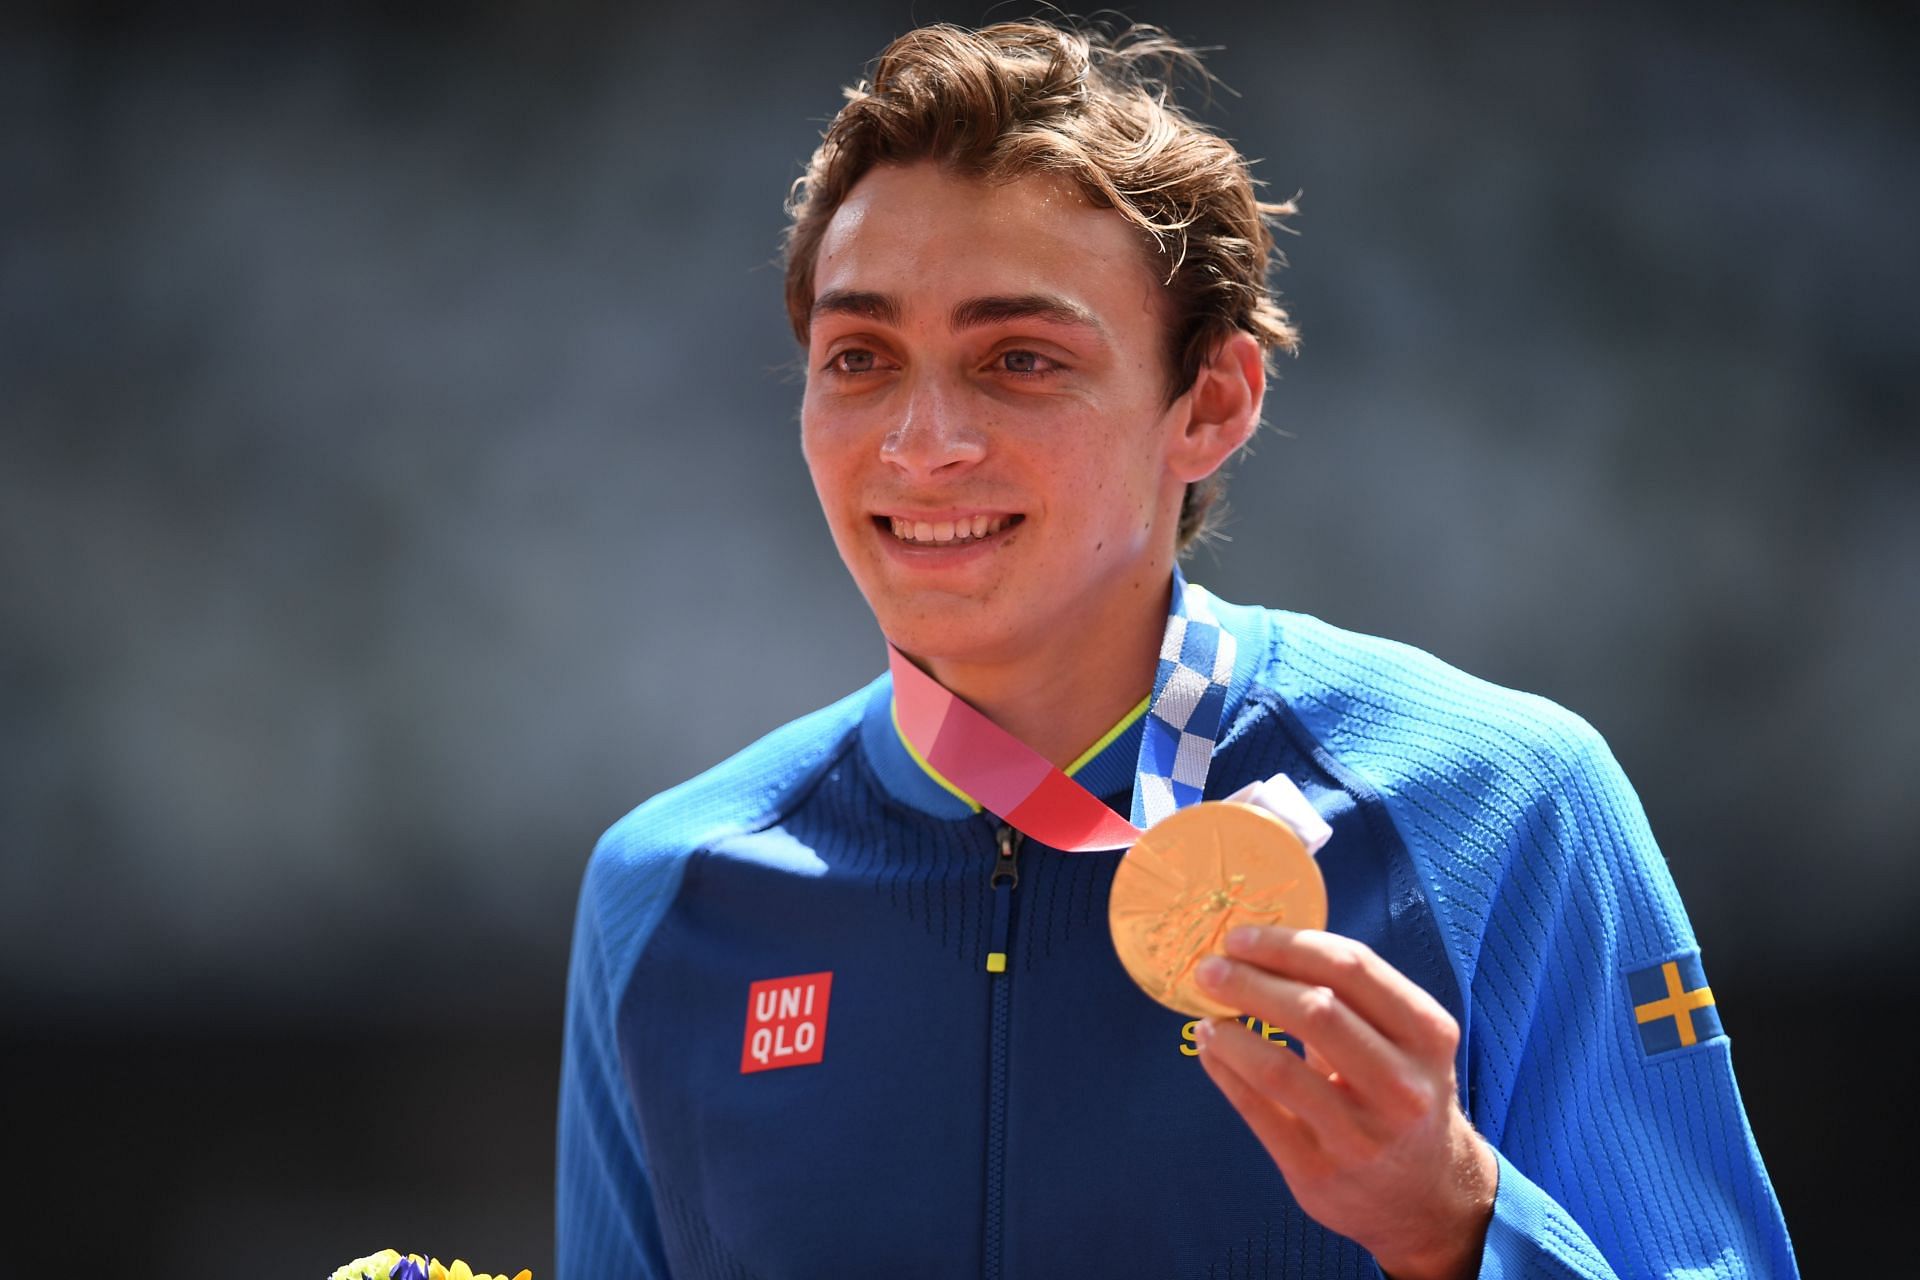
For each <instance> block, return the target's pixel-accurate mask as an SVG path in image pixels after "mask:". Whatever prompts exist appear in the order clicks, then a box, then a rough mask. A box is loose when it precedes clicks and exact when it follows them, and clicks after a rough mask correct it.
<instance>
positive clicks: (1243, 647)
mask: <svg viewBox="0 0 1920 1280" xmlns="http://www.w3.org/2000/svg"><path fill="white" fill-rule="evenodd" d="M1213 606H1214V614H1215V616H1216V617H1217V618H1218V619H1219V620H1220V625H1221V626H1223V627H1225V628H1226V629H1227V630H1228V631H1230V632H1232V633H1233V636H1234V638H1235V639H1236V640H1237V641H1238V642H1239V660H1238V661H1237V662H1236V663H1235V664H1234V671H1233V679H1232V681H1231V682H1230V683H1229V685H1228V687H1227V702H1226V710H1225V712H1224V713H1223V714H1222V715H1221V718H1220V734H1221V737H1223V738H1224V737H1225V736H1226V735H1227V731H1228V730H1229V729H1230V728H1231V726H1232V724H1233V722H1234V719H1235V717H1236V716H1237V715H1238V713H1239V710H1240V707H1241V706H1242V704H1244V703H1245V701H1246V697H1247V691H1248V689H1250V688H1251V687H1252V684H1253V673H1254V671H1255V670H1256V668H1257V667H1259V666H1260V665H1261V664H1263V663H1264V661H1265V659H1266V654H1267V645H1268V636H1267V621H1266V611H1265V610H1263V609H1258V608H1249V607H1247V606H1244V605H1234V604H1228V603H1227V602H1226V601H1224V600H1221V599H1220V598H1219V597H1218V596H1214V597H1213ZM1145 712H1146V700H1145V697H1144V696H1143V698H1142V700H1141V702H1140V703H1139V705H1137V706H1136V707H1135V708H1134V709H1133V711H1131V712H1130V713H1128V715H1127V716H1126V717H1125V718H1124V719H1122V720H1121V722H1120V723H1119V724H1117V725H1115V726H1114V727H1113V728H1112V729H1110V730H1108V731H1107V733H1106V734H1105V735H1103V736H1102V737H1101V739H1100V740H1099V741H1098V742H1096V743H1094V744H1093V745H1092V746H1091V747H1089V748H1088V751H1087V753H1086V754H1085V755H1083V756H1081V757H1080V759H1079V760H1077V761H1075V762H1074V764H1073V765H1071V766H1069V767H1068V769H1067V770H1066V772H1067V773H1068V775H1069V776H1071V777H1072V778H1073V779H1074V780H1075V781H1076V782H1078V783H1080V785H1081V786H1083V787H1085V788H1086V789H1087V790H1089V791H1091V792H1093V794H1094V795H1096V796H1099V797H1100V798H1101V799H1102V800H1104V801H1106V802H1107V804H1108V805H1109V806H1110V807H1112V808H1113V809H1115V810H1116V811H1117V812H1119V813H1121V814H1123V815H1124V814H1125V813H1126V812H1127V810H1128V807H1129V805H1130V804H1131V803H1132V800H1133V780H1134V771H1135V769H1136V767H1137V766H1138V763H1139V758H1140V735H1141V731H1142V726H1141V720H1142V719H1143V717H1144V715H1145ZM860 745H861V749H862V750H863V751H864V752H865V753H866V757H867V761H868V763H870V764H871V765H872V766H873V772H874V775H875V776H876V777H877V778H878V779H879V782H880V785H881V787H882V788H883V789H885V791H886V792H887V794H888V795H889V796H891V797H892V798H893V799H895V800H897V801H899V802H900V803H901V804H904V805H906V806H908V807H909V808H912V809H916V810H918V811H919V812H921V813H924V814H926V815H927V816H928V817H931V818H936V819H941V820H944V821H948V822H958V821H961V820H963V819H966V818H970V817H972V816H973V815H974V814H977V813H979V812H980V806H979V805H977V804H975V803H974V802H973V800H972V799H971V798H969V797H968V796H967V795H966V793H965V792H963V791H961V790H960V789H959V788H958V787H955V786H954V785H953V784H952V783H950V782H948V781H947V780H946V779H945V778H942V777H941V776H940V775H939V774H938V773H935V772H934V771H933V769H932V768H931V767H930V766H928V765H927V764H926V763H925V762H924V761H923V760H921V759H920V758H919V757H918V756H917V755H916V754H915V753H914V751H913V749H912V748H911V747H910V746H908V745H907V743H906V740H905V739H904V738H903V737H902V736H901V734H900V729H899V726H898V724H897V723H896V722H895V720H894V715H893V680H892V678H891V677H885V676H883V677H882V678H880V679H879V680H876V681H875V682H874V683H873V684H871V685H870V686H868V693H867V703H866V709H865V712H864V713H863V715H862V716H861V720H860Z"/></svg>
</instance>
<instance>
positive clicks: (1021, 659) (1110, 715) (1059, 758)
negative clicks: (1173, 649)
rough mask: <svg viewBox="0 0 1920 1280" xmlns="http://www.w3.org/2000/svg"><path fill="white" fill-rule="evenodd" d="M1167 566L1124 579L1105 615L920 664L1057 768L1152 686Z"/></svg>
mask: <svg viewBox="0 0 1920 1280" xmlns="http://www.w3.org/2000/svg"><path fill="white" fill-rule="evenodd" d="M1171 574H1172V566H1171V564H1169V565H1168V567H1167V571H1166V572H1165V573H1162V574H1158V575H1149V576H1148V577H1146V578H1143V579H1142V580H1140V581H1138V582H1135V583H1131V584H1129V589H1128V590H1127V591H1126V592H1125V593H1123V598H1122V599H1121V600H1119V601H1117V602H1116V603H1117V607H1116V608H1115V609H1113V610H1112V611H1111V612H1112V613H1113V614H1114V616H1112V617H1110V618H1105V619H1093V618H1088V619H1084V620H1083V621H1082V625H1080V626H1078V627H1076V628H1074V629H1073V630H1072V631H1071V632H1068V633H1063V634H1056V635H1049V636H1047V637H1045V638H1044V639H1043V640H1042V641H1041V642H1040V643H1039V644H1037V645H1035V644H1023V645H1022V646H1020V649H1019V652H1018V653H1017V655H1016V656H1013V657H1008V658H1003V659H1000V660H992V659H985V660H979V661H973V660H968V659H964V658H935V659H931V660H928V661H926V662H923V663H921V666H922V667H923V668H924V669H925V670H926V671H927V672H928V674H930V675H932V676H933V678H934V679H936V680H938V681H939V682H940V683H941V684H943V685H945V686H946V687H947V688H948V689H949V690H951V691H952V692H953V693H955V694H957V695H959V696H960V697H961V698H963V699H965V700H966V701H967V702H968V703H969V704H970V705H972V706H973V707H974V709H975V710H977V711H979V712H980V713H981V714H982V715H984V716H986V717H987V719H989V720H991V721H993V722H994V723H995V724H997V725H999V726H1000V727H1001V728H1002V729H1005V730H1006V731H1007V732H1008V733H1010V734H1012V735H1013V736H1014V737H1016V738H1018V739H1020V741H1022V742H1024V743H1026V744H1027V745H1028V746H1029V747H1032V748H1033V749H1034V750H1035V751H1037V752H1039V753H1040V755H1042V756H1044V757H1045V758H1046V760H1047V762H1048V763H1050V764H1052V765H1055V766H1056V767H1059V768H1063V769H1064V768H1065V767H1066V766H1067V765H1068V764H1070V763H1071V762H1072V761H1074V760H1075V759H1077V758H1078V757H1079V756H1080V754H1081V753H1082V752H1084V751H1085V750H1086V749H1087V747H1088V746H1090V745H1091V744H1093V743H1094V742H1096V741H1098V740H1099V738H1100V737H1101V735H1102V734H1104V733H1106V732H1107V730H1109V729H1111V728H1113V726H1114V725H1115V724H1118V723H1119V722H1120V720H1121V718H1122V717H1123V716H1125V715H1126V714H1127V713H1128V712H1129V711H1132V710H1133V709H1134V707H1135V706H1136V705H1138V704H1139V702H1140V699H1142V698H1144V697H1146V696H1147V695H1148V694H1150V693H1151V692H1153V676H1154V671H1155V669H1156V668H1157V666H1158V663H1159V659H1160V640H1161V637H1162V636H1163V635H1165V633H1166V625H1167V611H1168V608H1169V605H1170V603H1171V601H1170V600H1169V592H1170V590H1171V585H1170V582H1171Z"/></svg>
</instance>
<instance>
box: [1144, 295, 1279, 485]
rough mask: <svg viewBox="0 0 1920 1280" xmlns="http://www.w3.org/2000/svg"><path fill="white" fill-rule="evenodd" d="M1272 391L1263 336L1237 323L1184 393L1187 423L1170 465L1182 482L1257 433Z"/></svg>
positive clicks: (1215, 465) (1206, 471)
mask: <svg viewBox="0 0 1920 1280" xmlns="http://www.w3.org/2000/svg"><path fill="white" fill-rule="evenodd" d="M1266 394H1267V364H1266V359H1265V353H1264V352H1263V351H1262V350H1261V349H1260V341H1259V339H1257V338H1255V337H1254V336H1253V335H1252V334H1250V333H1247V332H1246V331H1245V330H1241V329H1236V330H1234V331H1233V332H1232V333H1230V334H1228V335H1227V336H1226V337H1225V338H1223V339H1221V341H1220V342H1219V344H1218V345H1217V346H1215V347H1214V349H1213V353H1212V354H1211V355H1210V356H1208V357H1207V360H1206V363H1204V364H1202V365H1201V366H1200V373H1199V375H1198V376H1197V377H1195V378H1194V380H1193V385H1192V386H1191V387H1188V388H1187V390H1186V392H1185V393H1184V394H1183V395H1182V396H1181V397H1180V398H1181V400H1182V401H1184V402H1185V405H1186V414H1185V424H1184V426H1182V428H1181V430H1180V433H1179V435H1178V436H1177V437H1176V438H1175V440H1174V441H1173V445H1172V448H1171V450H1170V451H1169V453H1168V457H1167V465H1168V468H1169V469H1170V470H1171V471H1172V472H1173V474H1174V476H1175V478H1177V479H1178V480H1179V481H1180V482H1181V483H1182V484H1192V483H1193V482H1194V481H1196V480H1204V479H1206V478H1207V477H1208V476H1210V475H1212V474H1213V473H1214V472H1216V471H1218V470H1219V469H1220V467H1221V466H1222V465H1223V464H1224V463H1225V462H1226V461H1227V459H1228V458H1231V457H1232V456H1233V455H1234V453H1235V452H1236V451H1238V450H1239V448H1240V446H1241V445H1243V444H1245V443H1246V442H1247V441H1248V440H1249V439H1251V438H1252V436H1253V432H1254V428H1256V427H1258V426H1259V425H1260V403H1261V401H1262V400H1263V399H1264V398H1265V397H1266Z"/></svg>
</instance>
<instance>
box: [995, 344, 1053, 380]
mask: <svg viewBox="0 0 1920 1280" xmlns="http://www.w3.org/2000/svg"><path fill="white" fill-rule="evenodd" d="M999 359H1000V367H1001V368H1002V369H1004V370H1005V371H1006V372H1008V373H1020V374H1038V373H1051V372H1053V368H1054V364H1053V361H1051V360H1049V359H1047V358H1046V357H1045V356H1043V355H1041V354H1040V353H1039V352H1037V351H1020V350H1014V351H1002V352H1001V353H1000V356H999Z"/></svg>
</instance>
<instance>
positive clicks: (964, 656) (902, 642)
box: [869, 596, 1015, 662]
mask: <svg viewBox="0 0 1920 1280" xmlns="http://www.w3.org/2000/svg"><path fill="white" fill-rule="evenodd" d="M869 603H873V602H872V601H871V599H869ZM994 612H995V611H994V610H993V609H992V608H990V607H989V606H987V605H984V604H982V603H981V602H980V601H978V600H973V599H967V598H963V597H956V596H947V597H944V598H940V599H935V600H927V599H920V600H915V601H913V602H912V603H901V602H894V601H886V602H882V603H880V604H879V605H878V606H877V607H875V608H874V611H873V615H874V619H875V621H877V622H878V623H879V624H880V630H881V631H882V632H883V633H884V634H885V635H886V637H887V642H888V643H889V644H891V645H893V646H894V647H895V648H896V649H899V650H900V651H901V652H902V653H907V654H911V655H912V656H913V657H915V658H918V659H920V660H921V661H923V662H926V661H960V662H966V661H973V662H978V661H982V660H987V659H991V658H993V657H995V656H997V655H999V654H1002V653H1004V652H1005V651H1006V650H1007V649H1008V648H1009V646H1011V645H1012V644H1013V642H1014V640H1015V633H1014V631H1013V630H1012V629H1011V628H1009V627H1008V626H1006V625H1005V624H1004V623H1003V622H1001V621H1000V620H999V619H997V618H996V617H995V616H994Z"/></svg>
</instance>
